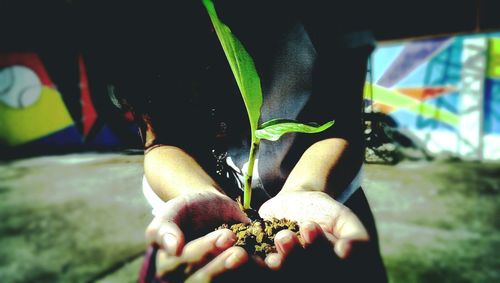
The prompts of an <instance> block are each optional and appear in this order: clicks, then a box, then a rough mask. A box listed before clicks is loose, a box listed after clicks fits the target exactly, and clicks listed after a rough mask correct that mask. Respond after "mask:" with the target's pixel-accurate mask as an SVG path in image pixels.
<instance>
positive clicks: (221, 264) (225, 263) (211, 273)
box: [186, 247, 249, 283]
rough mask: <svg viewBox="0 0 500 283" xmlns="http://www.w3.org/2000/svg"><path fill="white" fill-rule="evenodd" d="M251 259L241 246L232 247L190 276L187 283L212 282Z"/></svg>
mask: <svg viewBox="0 0 500 283" xmlns="http://www.w3.org/2000/svg"><path fill="white" fill-rule="evenodd" d="M248 259H249V256H248V254H247V253H246V252H245V250H244V249H243V248H241V247H231V248H229V249H227V250H225V251H224V252H223V253H221V254H220V255H219V256H217V257H216V258H215V259H214V260H212V261H211V262H209V263H208V264H207V265H205V266H204V267H203V268H201V269H199V270H198V271H196V272H195V273H194V274H193V276H191V277H189V279H188V280H187V281H186V282H187V283H193V282H210V281H211V280H212V279H213V278H215V277H216V276H217V275H220V274H222V273H224V272H225V271H229V270H232V269H235V268H238V267H239V266H241V265H243V264H244V263H245V262H247V261H248Z"/></svg>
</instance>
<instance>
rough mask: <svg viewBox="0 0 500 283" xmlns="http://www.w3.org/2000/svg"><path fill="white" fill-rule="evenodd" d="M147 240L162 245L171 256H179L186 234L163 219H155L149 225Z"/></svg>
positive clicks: (175, 225)
mask: <svg viewBox="0 0 500 283" xmlns="http://www.w3.org/2000/svg"><path fill="white" fill-rule="evenodd" d="M146 238H147V239H148V241H149V242H152V243H156V244H158V245H160V247H161V248H163V249H164V250H165V251H166V252H167V254H168V255H170V256H175V255H178V254H179V253H180V251H181V249H182V247H183V246H184V234H183V233H182V231H181V229H180V228H179V226H177V224H175V223H174V222H172V221H166V220H165V219H163V218H162V217H155V218H154V219H153V221H152V222H151V224H149V226H148V228H146Z"/></svg>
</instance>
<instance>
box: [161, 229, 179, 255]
mask: <svg viewBox="0 0 500 283" xmlns="http://www.w3.org/2000/svg"><path fill="white" fill-rule="evenodd" d="M163 242H164V246H165V251H166V252H167V254H168V255H170V256H174V255H177V238H176V237H175V236H174V235H172V234H169V233H167V234H165V235H164V236H163Z"/></svg>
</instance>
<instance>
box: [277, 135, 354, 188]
mask: <svg viewBox="0 0 500 283" xmlns="http://www.w3.org/2000/svg"><path fill="white" fill-rule="evenodd" d="M353 151H354V150H353V149H351V148H350V143H349V142H348V141H347V140H346V139H342V138H330V139H325V140H321V141H318V142H316V143H314V144H313V145H311V146H310V147H309V148H308V149H307V150H306V151H305V152H304V154H303V155H302V157H301V158H300V159H299V161H298V162H297V164H296V165H295V167H294V168H293V170H292V172H291V173H290V175H289V176H288V178H287V180H286V182H285V184H284V186H283V189H282V190H281V191H280V193H284V192H292V191H319V192H324V193H327V194H328V195H330V196H331V197H335V196H337V195H339V194H340V193H341V192H342V190H343V189H344V188H345V187H346V186H347V185H348V184H349V182H350V181H351V179H352V178H353V177H354V176H355V174H356V173H357V170H359V167H360V165H361V162H362V159H361V158H360V154H355V153H354V152H353ZM356 155H358V156H356ZM345 160H350V162H346V161H345Z"/></svg>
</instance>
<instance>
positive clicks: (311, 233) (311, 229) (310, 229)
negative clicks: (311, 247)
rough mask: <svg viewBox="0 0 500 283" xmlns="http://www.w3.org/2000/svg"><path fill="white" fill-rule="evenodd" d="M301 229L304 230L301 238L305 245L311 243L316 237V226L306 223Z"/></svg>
mask: <svg viewBox="0 0 500 283" xmlns="http://www.w3.org/2000/svg"><path fill="white" fill-rule="evenodd" d="M302 227H303V228H304V229H303V233H302V237H303V238H304V240H305V241H306V242H307V243H312V242H313V241H314V240H315V239H316V236H317V233H316V226H315V225H314V224H313V223H311V222H306V223H304V224H303V225H302Z"/></svg>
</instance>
